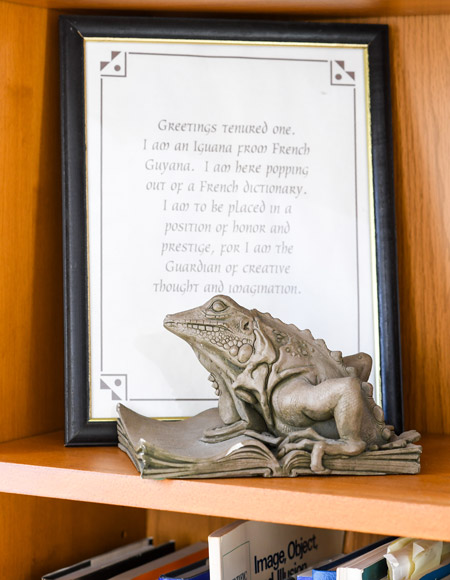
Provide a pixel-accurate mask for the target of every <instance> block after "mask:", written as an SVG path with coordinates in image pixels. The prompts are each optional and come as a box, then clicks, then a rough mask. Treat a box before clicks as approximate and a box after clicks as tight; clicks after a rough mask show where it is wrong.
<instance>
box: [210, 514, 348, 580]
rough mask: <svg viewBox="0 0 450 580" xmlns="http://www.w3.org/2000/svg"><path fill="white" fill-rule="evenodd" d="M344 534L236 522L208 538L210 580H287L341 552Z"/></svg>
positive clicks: (316, 529) (259, 523) (332, 531)
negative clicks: (286, 579)
mask: <svg viewBox="0 0 450 580" xmlns="http://www.w3.org/2000/svg"><path fill="white" fill-rule="evenodd" d="M343 542H344V532H341V531H336V530H325V529H318V528H307V527H301V526H288V525H284V524H273V523H264V522H253V521H237V522H234V523H232V524H229V525H228V526H225V527H224V528H221V529H220V530H217V531H216V532H213V533H212V534H210V535H209V537H208V546H209V566H210V575H211V580H284V579H285V578H290V577H292V576H294V577H295V575H296V574H297V573H298V572H299V571H300V570H302V569H304V568H307V567H308V566H310V565H312V564H314V563H315V562H319V561H321V560H323V559H324V558H327V557H330V556H334V555H335V554H337V553H340V552H342V548H343Z"/></svg>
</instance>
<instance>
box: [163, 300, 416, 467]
mask: <svg viewBox="0 0 450 580" xmlns="http://www.w3.org/2000/svg"><path fill="white" fill-rule="evenodd" d="M164 326H165V327H166V328H167V329H168V330H170V331H171V332H173V333H174V334H176V335H178V336H180V337H181V338H183V339H184V340H186V341H187V342H188V343H189V344H190V346H191V347H192V348H193V350H194V352H195V353H196V355H197V357H198V359H199V361H200V363H201V364H202V365H203V366H204V367H205V368H206V369H207V370H208V371H209V372H210V376H209V378H210V380H211V381H212V382H213V384H214V387H215V389H216V393H217V394H218V395H219V413H220V417H221V419H222V421H223V423H224V424H225V425H223V426H220V427H218V428H217V429H213V430H211V431H209V432H207V433H205V440H211V441H218V440H224V439H228V438H231V437H234V436H236V435H238V434H241V433H244V432H245V431H248V430H252V431H256V432H259V433H263V432H269V433H271V434H272V435H273V436H275V438H278V439H277V443H278V454H279V456H283V455H285V454H286V453H287V452H289V451H291V450H293V449H306V450H309V451H311V470H312V471H314V472H315V473H326V472H327V470H326V469H324V467H323V465H322V457H323V455H324V454H327V455H358V454H360V453H362V452H363V451H364V450H366V449H370V450H375V449H380V448H384V449H386V448H392V447H403V446H405V445H406V444H407V443H409V442H413V441H416V440H417V439H418V438H419V434H418V433H417V432H416V431H412V432H408V433H403V434H402V435H401V436H399V437H398V436H397V435H395V433H394V430H393V427H391V426H388V425H386V424H385V422H384V414H383V410H382V409H381V407H379V406H378V405H376V403H375V401H374V399H373V396H372V386H371V385H370V384H369V383H368V382H367V380H368V378H369V375H370V371H371V366H372V360H371V358H370V356H369V355H367V354H364V353H359V354H357V355H353V356H350V357H344V358H343V357H342V353H341V352H339V351H334V352H333V351H330V350H328V348H327V346H326V344H325V342H324V341H323V340H321V339H317V340H316V339H315V338H314V337H313V336H312V334H311V332H310V331H309V330H299V329H298V328H297V327H296V326H294V325H293V324H289V325H287V324H284V323H283V322H281V321H280V320H278V319H275V318H272V316H270V314H262V313H261V312H258V311H257V310H247V309H246V308H244V307H242V306H240V305H239V304H237V303H236V302H235V301H234V300H232V299H231V298H229V297H227V296H215V297H214V298H212V299H211V300H209V301H208V302H207V303H206V304H205V305H204V306H201V307H199V308H195V309H193V310H188V311H186V312H180V313H178V314H173V315H168V316H167V317H166V319H165V321H164Z"/></svg>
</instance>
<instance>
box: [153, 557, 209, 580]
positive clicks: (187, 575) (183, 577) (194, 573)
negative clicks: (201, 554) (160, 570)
mask: <svg viewBox="0 0 450 580" xmlns="http://www.w3.org/2000/svg"><path fill="white" fill-rule="evenodd" d="M159 580H209V560H208V558H206V559H205V560H200V561H199V562H194V564H190V565H189V566H185V567H184V568H178V570H173V571H172V572H168V573H167V574H163V575H162V576H160V577H159Z"/></svg>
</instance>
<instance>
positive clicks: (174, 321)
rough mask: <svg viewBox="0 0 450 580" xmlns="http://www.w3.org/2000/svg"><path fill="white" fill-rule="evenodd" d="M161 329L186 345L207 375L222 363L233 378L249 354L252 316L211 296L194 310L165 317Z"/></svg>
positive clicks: (232, 303) (226, 299)
mask: <svg viewBox="0 0 450 580" xmlns="http://www.w3.org/2000/svg"><path fill="white" fill-rule="evenodd" d="M164 326H165V327H166V328H167V330H170V332H173V333H174V334H176V335H178V336H180V337H181V338H183V339H184V340H185V341H186V342H188V343H189V344H190V345H191V347H192V348H193V349H194V351H195V353H196V355H197V356H198V358H199V359H200V362H201V363H202V364H203V366H205V368H207V369H208V370H209V371H210V372H211V373H213V372H214V371H215V370H216V366H219V367H220V366H223V365H222V362H221V361H225V363H226V365H227V369H228V370H229V372H230V373H231V374H232V375H233V376H234V377H236V375H237V374H239V373H240V372H241V371H242V369H243V368H244V367H245V365H246V363H247V362H248V360H249V359H250V357H251V355H252V353H253V345H254V342H255V335H254V332H253V329H254V320H253V315H252V312H251V311H250V310H247V309H246V308H243V307H242V306H239V304H237V303H236V302H235V301H234V300H232V299H231V298H229V297H228V296H215V297H214V298H212V299H211V300H209V301H208V302H207V303H206V304H204V305H203V306H200V307H198V308H193V309H192V310H186V311H185V312H179V313H177V314H169V315H167V316H166V318H165V320H164Z"/></svg>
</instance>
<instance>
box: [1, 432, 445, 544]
mask: <svg viewBox="0 0 450 580" xmlns="http://www.w3.org/2000/svg"><path fill="white" fill-rule="evenodd" d="M423 448H424V452H423V456H422V473H421V474H420V475H413V476H405V475H403V476H384V477H383V476H374V477H357V476H355V477H320V476H317V477H304V478H296V479H272V480H265V479H236V480H225V479H224V480H195V481H194V480H192V481H183V480H164V481H151V480H142V479H141V478H140V477H139V475H138V474H137V472H136V470H135V469H134V467H133V465H132V464H131V462H130V460H129V459H128V457H127V456H126V455H125V454H124V453H123V452H122V451H120V450H119V449H117V448H115V447H107V448H99V447H96V448H66V447H64V446H63V434H62V432H56V433H50V434H47V435H42V436H38V437H31V438H27V439H21V440H16V441H12V442H8V443H3V444H2V445H0V491H3V492H9V493H17V494H25V495H34V496H41V497H52V498H60V499H69V500H79V501H84V502H95V503H106V504H111V505H123V506H128V507H140V508H152V509H157V510H166V511H176V512H184V513H193V514H203V515H214V516H227V517H232V518H245V519H253V520H261V521H274V522H280V523H289V524H300V523H301V524H302V525H308V526H317V527H324V528H340V529H346V530H352V531H359V532H371V533H377V534H394V535H400V536H417V537H422V538H430V539H444V540H450V453H449V452H450V437H448V436H447V437H445V436H442V437H437V436H428V437H426V438H424V441H423Z"/></svg>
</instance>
